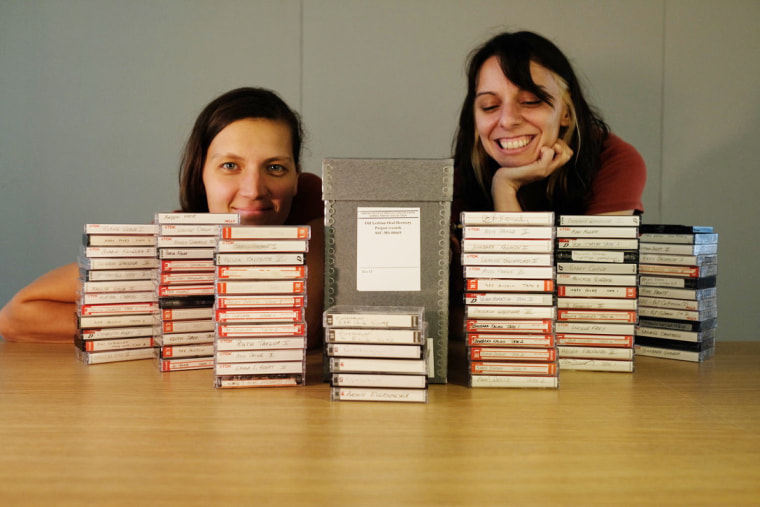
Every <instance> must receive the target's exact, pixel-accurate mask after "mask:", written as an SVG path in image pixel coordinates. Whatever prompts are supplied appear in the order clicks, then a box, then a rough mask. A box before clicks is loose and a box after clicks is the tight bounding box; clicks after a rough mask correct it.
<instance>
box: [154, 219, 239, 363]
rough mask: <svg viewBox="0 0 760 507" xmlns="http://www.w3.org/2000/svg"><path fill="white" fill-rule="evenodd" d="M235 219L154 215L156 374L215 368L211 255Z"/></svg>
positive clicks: (235, 222) (236, 220)
mask: <svg viewBox="0 0 760 507" xmlns="http://www.w3.org/2000/svg"><path fill="white" fill-rule="evenodd" d="M239 221H240V217H239V215H238V214H237V213H157V214H156V215H155V223H156V225H157V226H158V237H157V248H158V257H159V260H160V272H159V279H158V284H157V293H158V302H159V306H160V308H161V322H160V330H161V333H160V337H159V356H158V365H159V369H160V371H164V372H172V371H182V370H197V369H207V368H208V369H210V368H213V366H214V310H213V307H214V251H215V248H216V242H217V238H218V237H219V228H220V227H221V226H222V225H229V224H237V223H239Z"/></svg>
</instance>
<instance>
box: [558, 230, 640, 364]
mask: <svg viewBox="0 0 760 507" xmlns="http://www.w3.org/2000/svg"><path fill="white" fill-rule="evenodd" d="M639 224H640V218H639V216H637V215H628V216H610V215H561V216H559V217H558V219H557V250H556V253H555V257H556V267H557V351H558V354H559V366H560V369H561V370H590V371H610V372H629V373H630V372H633V370H634V347H633V336H634V330H635V326H636V322H637V319H638V313H637V301H636V288H637V286H638V259H639V252H638V230H639Z"/></svg>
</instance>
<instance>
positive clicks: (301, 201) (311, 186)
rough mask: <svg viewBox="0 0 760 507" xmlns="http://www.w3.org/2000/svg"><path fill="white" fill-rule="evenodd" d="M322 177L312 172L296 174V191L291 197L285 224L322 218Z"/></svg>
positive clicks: (323, 208)
mask: <svg viewBox="0 0 760 507" xmlns="http://www.w3.org/2000/svg"><path fill="white" fill-rule="evenodd" d="M324 216H325V205H324V202H323V201H322V178H320V177H319V176H317V175H316V174H312V173H301V174H300V175H299V176H298V193H297V194H296V195H295V196H294V197H293V203H292V204H291V205H290V213H289V214H288V218H287V219H285V225H306V224H307V223H309V222H310V221H311V220H314V219H315V218H324Z"/></svg>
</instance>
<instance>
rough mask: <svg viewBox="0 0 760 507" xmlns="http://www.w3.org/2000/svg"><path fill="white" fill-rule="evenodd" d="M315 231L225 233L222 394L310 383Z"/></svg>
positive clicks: (220, 306)
mask: <svg viewBox="0 0 760 507" xmlns="http://www.w3.org/2000/svg"><path fill="white" fill-rule="evenodd" d="M310 239H311V229H310V227H308V226H295V225H293V226H287V225H286V226H246V225H240V226H233V227H222V228H221V231H220V237H219V241H218V243H217V246H216V255H215V262H216V281H215V287H216V304H215V311H214V318H215V321H216V328H215V330H216V336H215V340H214V344H215V349H214V375H215V381H214V386H215V387H217V388H241V387H280V386H297V385H304V384H305V383H306V343H307V342H306V331H307V329H306V306H307V301H306V275H307V273H306V253H307V252H308V249H309V240H310Z"/></svg>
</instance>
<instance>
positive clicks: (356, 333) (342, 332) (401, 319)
mask: <svg viewBox="0 0 760 507" xmlns="http://www.w3.org/2000/svg"><path fill="white" fill-rule="evenodd" d="M323 323H324V329H325V355H324V358H325V364H324V366H325V373H326V375H327V377H328V378H329V381H330V384H331V386H332V388H331V395H330V398H331V400H333V401H397V402H420V403H427V401H428V391H427V376H428V371H427V370H428V368H427V365H428V361H427V352H426V351H427V338H426V335H427V323H426V322H425V308H424V307H421V306H420V307H417V306H411V307H406V306H350V305H336V306H333V307H331V308H328V309H327V310H325V311H324V313H323Z"/></svg>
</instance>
